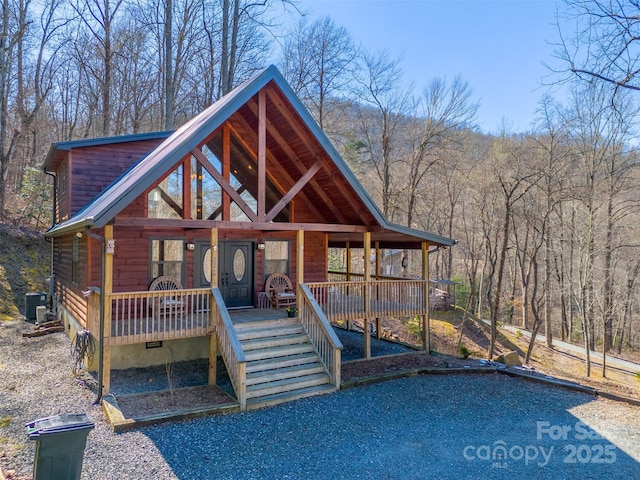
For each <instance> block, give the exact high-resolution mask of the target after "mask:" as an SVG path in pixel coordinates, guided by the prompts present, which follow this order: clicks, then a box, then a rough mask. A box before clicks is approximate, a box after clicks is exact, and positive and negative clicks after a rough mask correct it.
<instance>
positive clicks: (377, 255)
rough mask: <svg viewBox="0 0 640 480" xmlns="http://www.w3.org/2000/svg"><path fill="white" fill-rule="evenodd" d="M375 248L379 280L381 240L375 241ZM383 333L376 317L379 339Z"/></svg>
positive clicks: (377, 278) (377, 336)
mask: <svg viewBox="0 0 640 480" xmlns="http://www.w3.org/2000/svg"><path fill="white" fill-rule="evenodd" d="M375 249H376V271H375V276H376V280H379V279H380V253H381V250H380V242H376V243H375ZM376 293H377V292H376ZM381 333H382V329H381V328H380V317H376V338H377V339H378V340H380V336H381Z"/></svg>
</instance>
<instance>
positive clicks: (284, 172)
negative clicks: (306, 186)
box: [229, 115, 347, 223]
mask: <svg viewBox="0 0 640 480" xmlns="http://www.w3.org/2000/svg"><path fill="white" fill-rule="evenodd" d="M233 121H237V122H238V123H239V124H241V125H240V126H241V127H242V128H243V129H244V130H245V132H246V134H250V133H254V134H255V132H253V131H252V129H251V128H250V126H249V125H248V124H247V122H246V120H245V119H244V118H242V117H241V116H240V115H236V116H235V117H234V118H233ZM229 129H230V130H231V131H232V132H233V135H234V137H235V139H236V140H238V141H239V142H240V144H241V145H242V146H243V147H244V148H245V149H246V150H247V152H249V153H250V154H251V155H252V156H253V157H254V158H257V152H256V151H255V150H254V149H253V148H251V146H250V145H249V144H248V142H247V141H246V140H245V139H244V135H241V133H240V132H238V130H237V129H236V127H234V126H233V125H232V124H231V123H230V124H229ZM291 153H292V155H293V152H291ZM267 157H268V158H269V161H270V162H271V164H272V165H274V166H275V170H277V171H278V173H279V174H280V175H282V176H283V177H284V178H285V180H286V181H287V182H289V183H290V184H292V185H293V184H295V183H296V181H295V180H294V179H293V177H292V176H291V175H290V174H289V172H288V171H287V170H285V169H284V168H282V166H281V165H280V162H278V161H277V160H276V159H275V158H274V156H273V155H272V154H270V153H269V151H267ZM294 157H295V155H294ZM292 158H293V157H292ZM267 173H269V172H267ZM269 179H270V180H271V181H272V182H273V183H274V185H276V187H277V188H278V190H280V192H283V195H284V194H285V192H286V191H287V188H286V187H284V186H283V185H282V184H280V183H279V182H278V181H276V179H275V178H273V176H272V175H270V176H269ZM300 198H301V199H302V201H303V202H304V203H305V207H306V208H308V209H309V210H311V212H312V213H313V214H314V215H315V216H316V218H323V219H324V215H322V214H321V213H320V212H319V211H318V209H317V208H316V207H315V206H314V205H313V203H312V202H311V201H310V200H309V197H308V196H307V195H306V194H305V193H304V192H300ZM341 220H342V219H341ZM344 223H347V222H344Z"/></svg>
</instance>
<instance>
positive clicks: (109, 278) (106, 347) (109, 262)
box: [102, 225, 113, 396]
mask: <svg viewBox="0 0 640 480" xmlns="http://www.w3.org/2000/svg"><path fill="white" fill-rule="evenodd" d="M110 242H113V225H105V226H104V244H105V252H104V253H103V255H104V285H102V288H103V289H104V306H103V309H104V330H103V331H102V341H103V345H102V351H103V354H102V355H103V358H102V395H103V396H104V395H109V389H110V388H111V293H113V250H111V249H110V248H109V244H110Z"/></svg>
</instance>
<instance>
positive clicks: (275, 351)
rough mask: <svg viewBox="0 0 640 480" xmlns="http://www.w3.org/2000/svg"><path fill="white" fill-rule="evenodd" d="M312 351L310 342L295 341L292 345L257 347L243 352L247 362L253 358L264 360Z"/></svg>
mask: <svg viewBox="0 0 640 480" xmlns="http://www.w3.org/2000/svg"><path fill="white" fill-rule="evenodd" d="M309 352H314V349H313V345H311V343H296V344H294V345H283V346H280V347H272V348H259V349H257V350H250V351H248V352H245V358H246V359H247V362H251V361H253V360H264V359H267V358H276V357H286V356H288V355H296V354H298V353H309Z"/></svg>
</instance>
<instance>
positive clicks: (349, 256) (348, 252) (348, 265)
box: [345, 242, 351, 332]
mask: <svg viewBox="0 0 640 480" xmlns="http://www.w3.org/2000/svg"><path fill="white" fill-rule="evenodd" d="M345 249H346V250H347V282H350V281H351V245H350V244H349V242H347V243H345ZM348 294H349V288H348V287H347V295H348ZM347 331H348V332H350V331H351V320H347Z"/></svg>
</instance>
